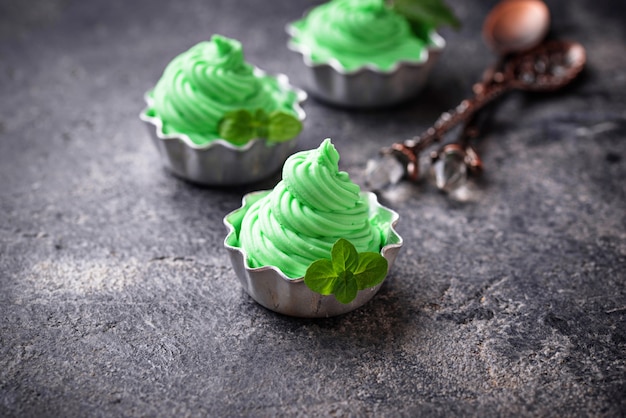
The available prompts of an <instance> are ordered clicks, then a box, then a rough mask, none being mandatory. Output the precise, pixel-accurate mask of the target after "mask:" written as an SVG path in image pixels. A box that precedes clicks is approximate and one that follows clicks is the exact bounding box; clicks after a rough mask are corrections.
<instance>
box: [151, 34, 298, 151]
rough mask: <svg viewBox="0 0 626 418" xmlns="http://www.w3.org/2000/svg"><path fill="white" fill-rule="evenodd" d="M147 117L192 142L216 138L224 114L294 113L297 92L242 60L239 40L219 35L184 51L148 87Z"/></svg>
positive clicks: (168, 131) (164, 129) (201, 143)
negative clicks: (260, 111)
mask: <svg viewBox="0 0 626 418" xmlns="http://www.w3.org/2000/svg"><path fill="white" fill-rule="evenodd" d="M148 96H149V97H150V99H151V102H152V104H151V106H150V107H149V109H147V111H146V113H147V115H148V116H152V117H157V118H160V119H161V121H162V123H163V133H165V134H186V135H188V136H189V139H191V141H192V142H193V143H194V144H197V145H204V144H207V143H209V142H211V141H213V140H215V139H217V138H219V135H218V124H219V122H220V120H221V119H222V117H223V116H224V114H225V113H227V112H230V111H233V110H239V109H246V110H251V111H253V110H256V109H263V110H265V111H267V112H271V111H274V110H284V111H287V112H290V113H292V114H293V115H295V116H297V114H296V112H295V110H294V104H295V103H296V102H297V94H296V93H295V92H294V91H292V90H289V89H285V88H284V86H282V87H281V86H280V85H279V83H278V81H277V79H276V78H275V77H271V76H266V75H262V74H260V73H259V72H258V71H255V68H254V66H252V65H250V64H248V63H246V62H245V61H244V56H243V49H242V46H241V43H240V42H239V41H237V40H234V39H229V38H226V37H223V36H220V35H214V36H213V37H212V38H211V41H210V42H206V41H205V42H200V43H199V44H197V45H195V46H193V47H192V48H191V49H189V50H188V51H186V52H183V53H182V54H180V55H179V56H177V57H176V58H174V59H173V60H172V62H170V64H169V65H168V66H167V67H166V68H165V71H164V72H163V75H162V76H161V79H160V80H159V81H158V83H157V84H156V86H155V87H154V89H153V90H151V91H150V92H148Z"/></svg>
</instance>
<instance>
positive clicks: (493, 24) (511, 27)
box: [482, 0, 550, 55]
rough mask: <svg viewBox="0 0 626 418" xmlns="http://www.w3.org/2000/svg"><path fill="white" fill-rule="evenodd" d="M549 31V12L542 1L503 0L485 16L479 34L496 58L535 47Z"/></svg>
mask: <svg viewBox="0 0 626 418" xmlns="http://www.w3.org/2000/svg"><path fill="white" fill-rule="evenodd" d="M549 28H550V11H549V10H548V7H547V6H546V4H545V3H544V2H543V1H541V0H505V1H503V2H500V3H498V4H497V5H496V6H495V7H494V8H493V9H492V10H491V11H490V12H489V14H488V15H487V18H486V19H485V22H484V24H483V30H482V35H483V39H484V41H485V43H486V44H487V45H488V46H489V47H490V48H491V49H492V50H493V51H495V52H496V53H498V54H499V55H505V54H509V53H511V52H518V51H524V50H528V49H531V48H534V47H535V46H537V45H538V44H539V43H540V42H541V41H542V40H543V39H544V38H545V36H546V34H547V33H548V29H549Z"/></svg>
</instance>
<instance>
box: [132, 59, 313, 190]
mask: <svg viewBox="0 0 626 418" xmlns="http://www.w3.org/2000/svg"><path fill="white" fill-rule="evenodd" d="M256 74H257V75H264V74H265V72H263V71H262V70H259V69H258V68H257V69H256ZM276 78H277V80H278V84H279V86H280V87H281V88H282V89H284V90H285V91H286V90H293V91H295V92H296V95H297V100H296V103H295V104H294V110H295V111H296V113H297V114H298V119H300V121H304V119H305V117H306V115H305V113H304V110H303V109H302V107H301V106H300V103H302V102H303V101H304V100H306V97H307V94H306V93H305V92H304V91H303V90H301V89H298V88H295V87H293V86H291V85H290V84H289V79H288V78H287V76H286V75H284V74H278V75H276ZM145 100H146V103H147V107H146V108H145V109H144V110H143V111H142V112H141V114H140V115H139V118H140V119H141V120H142V121H143V122H145V123H146V125H147V126H148V131H149V133H150V137H151V139H152V142H153V143H154V145H155V146H156V148H157V149H158V151H159V154H160V156H161V162H162V163H163V165H164V166H165V167H166V168H167V169H168V170H169V171H171V172H172V173H174V174H175V175H176V176H178V177H181V178H183V179H185V180H188V181H191V182H193V183H198V184H202V185H206V186H238V185H242V184H248V183H254V182H257V181H260V180H263V179H264V178H267V177H269V176H270V175H272V174H273V173H275V172H277V171H278V170H279V169H280V168H281V167H282V165H283V163H284V162H285V160H286V159H287V157H288V156H289V155H291V154H292V153H293V151H294V149H295V147H296V142H297V139H298V138H297V137H296V138H293V139H290V140H289V141H284V142H278V143H269V142H268V141H266V140H265V139H253V140H251V141H250V142H248V143H246V144H244V145H242V146H238V145H234V144H232V143H230V142H228V141H226V140H224V139H216V140H214V141H211V142H209V143H208V144H205V145H197V144H194V143H193V142H192V141H191V139H189V137H188V136H187V135H185V134H165V133H163V122H162V121H161V119H160V118H158V117H155V116H153V115H150V114H149V113H148V111H149V109H150V108H151V106H152V103H151V99H150V97H149V96H148V95H147V94H146V96H145Z"/></svg>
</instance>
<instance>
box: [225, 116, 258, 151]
mask: <svg viewBox="0 0 626 418" xmlns="http://www.w3.org/2000/svg"><path fill="white" fill-rule="evenodd" d="M217 132H218V134H219V136H220V137H221V138H224V139H225V140H227V141H230V142H232V143H233V144H235V145H243V144H245V143H246V142H248V141H250V140H251V139H253V138H255V137H256V127H255V125H254V117H253V116H252V113H250V112H248V111H247V110H245V109H241V110H235V111H233V112H228V113H226V114H225V115H224V117H223V118H222V120H220V123H219V125H218V127H217Z"/></svg>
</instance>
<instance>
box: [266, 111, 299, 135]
mask: <svg viewBox="0 0 626 418" xmlns="http://www.w3.org/2000/svg"><path fill="white" fill-rule="evenodd" d="M301 130H302V122H300V120H298V118H296V117H295V116H293V115H292V114H291V113H287V112H284V111H281V110H275V111H273V112H272V113H270V115H269V125H268V129H267V131H268V132H267V139H268V140H270V141H274V142H283V141H287V140H289V139H292V138H295V137H296V136H297V135H298V134H299V133H300V131H301Z"/></svg>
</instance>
